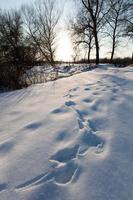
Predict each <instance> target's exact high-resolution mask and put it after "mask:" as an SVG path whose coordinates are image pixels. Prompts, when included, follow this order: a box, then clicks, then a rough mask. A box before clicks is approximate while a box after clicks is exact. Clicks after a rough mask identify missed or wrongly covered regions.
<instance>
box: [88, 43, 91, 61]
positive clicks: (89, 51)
mask: <svg viewBox="0 0 133 200" xmlns="http://www.w3.org/2000/svg"><path fill="white" fill-rule="evenodd" d="M90 53H91V47H90V46H89V50H88V63H90Z"/></svg>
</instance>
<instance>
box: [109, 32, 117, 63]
mask: <svg viewBox="0 0 133 200" xmlns="http://www.w3.org/2000/svg"><path fill="white" fill-rule="evenodd" d="M115 40H116V39H115V30H114V34H113V44H112V52H111V58H110V63H111V64H112V62H113V58H114V53H115V43H116V41H115Z"/></svg>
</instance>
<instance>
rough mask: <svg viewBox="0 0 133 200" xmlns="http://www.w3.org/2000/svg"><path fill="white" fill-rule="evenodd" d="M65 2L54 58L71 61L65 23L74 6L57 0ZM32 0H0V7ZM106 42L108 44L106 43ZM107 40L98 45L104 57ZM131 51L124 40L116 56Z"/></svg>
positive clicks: (67, 0)
mask: <svg viewBox="0 0 133 200" xmlns="http://www.w3.org/2000/svg"><path fill="white" fill-rule="evenodd" d="M60 1H61V3H65V4H64V14H63V19H62V24H61V28H60V31H59V34H58V42H57V53H56V59H57V60H63V61H71V60H72V58H73V54H74V52H73V46H72V39H71V37H70V34H69V33H68V31H67V23H68V18H69V16H70V15H72V14H73V12H74V10H75V9H74V6H73V4H72V3H71V2H72V0H59V2H60ZM33 2H34V0H4V1H3V0H0V8H2V9H9V8H20V6H21V5H22V4H30V3H33ZM107 43H108V45H107ZM106 46H109V42H108V41H104V40H103V41H102V45H101V47H100V57H102V58H105V57H109V56H110V54H109V49H108V47H106ZM132 52H133V43H132V42H131V41H130V40H126V42H124V43H121V44H120V46H119V48H118V50H117V54H116V55H115V56H116V57H131V56H132ZM83 55H85V53H83V52H82V56H83ZM94 57H95V53H94V52H93V53H92V58H94Z"/></svg>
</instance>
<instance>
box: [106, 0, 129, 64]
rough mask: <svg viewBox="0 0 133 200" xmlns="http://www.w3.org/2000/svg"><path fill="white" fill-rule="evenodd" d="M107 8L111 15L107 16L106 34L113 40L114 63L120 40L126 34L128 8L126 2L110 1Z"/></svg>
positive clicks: (122, 0) (120, 0)
mask: <svg viewBox="0 0 133 200" xmlns="http://www.w3.org/2000/svg"><path fill="white" fill-rule="evenodd" d="M107 7H109V8H110V11H109V13H108V14H107V15H106V16H105V19H106V22H107V24H106V27H105V29H106V30H105V33H106V34H107V36H108V37H109V38H110V39H111V42H112V50H111V58H110V63H112V61H113V58H114V54H115V50H116V48H117V47H118V44H119V41H120V38H121V37H122V36H123V32H124V30H125V29H124V28H123V25H124V21H125V20H126V19H127V15H128V7H127V5H126V1H125V0H108V1H107Z"/></svg>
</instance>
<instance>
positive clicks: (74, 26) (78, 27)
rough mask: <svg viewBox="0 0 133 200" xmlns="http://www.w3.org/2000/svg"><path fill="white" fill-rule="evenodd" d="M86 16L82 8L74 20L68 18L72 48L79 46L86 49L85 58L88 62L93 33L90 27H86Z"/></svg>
mask: <svg viewBox="0 0 133 200" xmlns="http://www.w3.org/2000/svg"><path fill="white" fill-rule="evenodd" d="M87 24H88V18H86V13H84V10H79V12H78V13H77V15H76V18H75V19H74V20H70V30H71V32H72V37H73V40H74V42H73V43H74V49H77V47H78V46H80V47H81V48H82V49H86V50H87V55H88V56H87V60H88V63H90V53H91V50H92V47H93V43H92V42H93V33H92V30H91V29H90V27H87V26H86V25H87Z"/></svg>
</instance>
